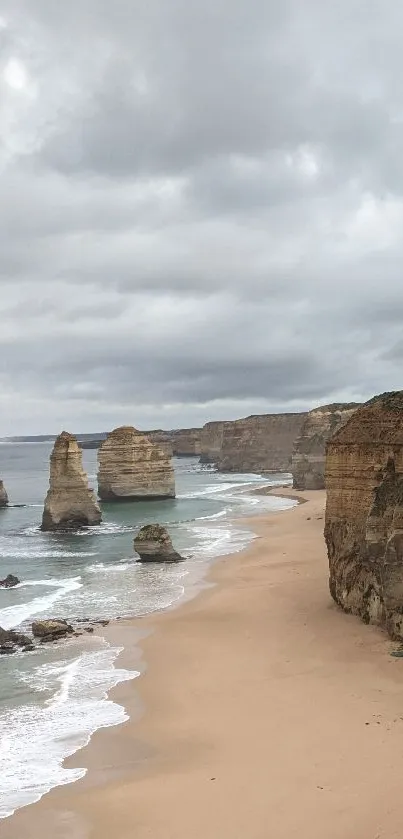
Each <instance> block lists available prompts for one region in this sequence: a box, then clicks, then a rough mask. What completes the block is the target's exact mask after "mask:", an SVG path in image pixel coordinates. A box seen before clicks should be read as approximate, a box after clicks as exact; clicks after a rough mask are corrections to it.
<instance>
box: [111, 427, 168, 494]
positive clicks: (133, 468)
mask: <svg viewBox="0 0 403 839" xmlns="http://www.w3.org/2000/svg"><path fill="white" fill-rule="evenodd" d="M98 492H99V497H100V498H101V499H102V501H141V500H147V499H148V500H151V499H163V498H175V474H174V470H173V466H172V461H171V458H170V457H169V456H168V455H167V454H166V452H164V451H163V449H162V448H161V447H160V446H158V445H156V444H155V443H152V442H151V440H149V438H148V437H146V435H145V434H142V433H141V431H137V430H136V429H135V428H132V426H123V427H121V428H116V429H115V430H114V431H112V432H111V433H110V434H108V436H107V438H106V440H105V441H104V442H103V443H102V446H101V448H100V449H99V452H98Z"/></svg>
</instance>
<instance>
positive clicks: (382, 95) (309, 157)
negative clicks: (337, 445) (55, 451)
mask: <svg viewBox="0 0 403 839" xmlns="http://www.w3.org/2000/svg"><path fill="white" fill-rule="evenodd" d="M402 31H403V4H401V3H397V2H395V3H385V2H384V0H372V2H371V0H367V2H363V0H338V2H337V3H326V2H323V0H304V2H302V1H301V0H282V2H279V0H113V2H112V0H69V2H56V0H0V178H1V181H0V213H1V217H0V221H1V224H0V254H1V259H0V281H1V295H0V313H1V314H0V318H1V321H0V341H1V352H0V387H1V418H0V436H3V435H6V434H21V433H41V432H42V433H46V432H58V431H60V430H61V428H67V429H68V430H71V431H83V432H84V431H100V430H103V429H109V428H111V427H114V426H116V425H119V424H121V423H123V422H124V423H130V424H133V425H137V426H138V427H139V428H147V427H174V426H186V425H193V424H195V425H198V424H201V423H203V422H206V421H207V420H210V419H222V418H235V417H239V416H245V415H247V414H249V413H264V412H270V411H279V410H281V411H288V410H301V409H305V408H311V407H314V406H316V405H318V404H320V403H324V402H329V401H335V400H339V399H340V400H348V401H350V400H361V399H366V398H369V397H371V396H372V395H373V394H374V393H377V392H381V391H384V390H390V389H398V388H401V387H403V364H402V358H403V329H402V325H403V55H402V45H401V38H402Z"/></svg>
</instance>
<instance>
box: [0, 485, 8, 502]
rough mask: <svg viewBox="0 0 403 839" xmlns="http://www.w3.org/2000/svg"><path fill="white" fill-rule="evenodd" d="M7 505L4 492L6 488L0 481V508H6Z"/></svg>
mask: <svg viewBox="0 0 403 839" xmlns="http://www.w3.org/2000/svg"><path fill="white" fill-rule="evenodd" d="M7 505H8V495H7V492H6V488H5V486H4V484H3V481H0V508H1V507H7Z"/></svg>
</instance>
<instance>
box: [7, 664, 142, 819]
mask: <svg viewBox="0 0 403 839" xmlns="http://www.w3.org/2000/svg"><path fill="white" fill-rule="evenodd" d="M120 651H121V650H120V649H119V648H114V649H112V648H108V649H101V650H97V651H90V652H84V653H82V654H81V655H80V656H79V657H78V658H76V659H74V660H73V661H71V662H69V663H67V664H66V663H65V662H59V663H58V664H56V665H54V664H52V665H50V664H47V665H42V666H41V667H38V668H36V669H35V670H34V671H33V673H31V674H30V676H29V677H28V678H27V677H25V679H23V681H25V683H29V685H30V687H31V688H32V689H33V691H35V692H39V691H44V690H47V691H53V693H52V696H51V698H50V699H48V700H47V701H46V702H45V703H41V704H39V703H38V704H34V703H30V704H29V705H23V706H20V707H19V708H14V709H12V710H8V711H6V712H4V713H3V714H2V715H0V777H1V792H2V794H1V799H0V818H6V817H7V816H11V815H12V814H13V813H14V812H15V810H17V809H19V808H20V807H24V806H26V805H27V804H32V803H33V802H35V801H38V800H39V799H40V798H41V797H42V796H43V795H44V794H45V793H46V792H49V790H51V789H52V788H53V787H55V786H61V785H63V784H68V783H71V782H72V781H76V780H78V779H79V778H82V777H83V776H84V775H85V773H86V769H84V768H80V769H67V768H65V766H64V765H63V762H64V760H65V759H66V758H67V757H69V756H70V755H72V754H74V753H75V752H76V751H77V750H78V749H81V748H83V746H85V745H86V744H87V743H88V741H89V740H90V738H91V735H92V734H93V733H94V732H95V731H97V730H98V729H99V728H106V727H109V726H112V725H118V724H120V723H122V722H125V720H127V719H128V716H127V714H126V712H125V709H124V708H123V707H122V706H120V705H118V704H116V703H115V702H112V701H111V700H110V699H108V698H107V692H108V691H109V690H110V689H111V688H112V687H114V686H115V685H117V684H118V683H119V682H123V681H127V680H129V679H133V678H135V677H136V676H138V675H139V673H138V672H137V671H129V670H123V669H117V668H115V667H114V662H115V660H116V657H117V655H118V654H119V652H120ZM38 698H39V697H38Z"/></svg>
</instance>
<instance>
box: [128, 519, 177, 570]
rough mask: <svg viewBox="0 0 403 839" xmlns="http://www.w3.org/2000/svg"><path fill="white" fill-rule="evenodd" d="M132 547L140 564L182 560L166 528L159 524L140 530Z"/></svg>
mask: <svg viewBox="0 0 403 839" xmlns="http://www.w3.org/2000/svg"><path fill="white" fill-rule="evenodd" d="M133 547H134V550H135V551H136V553H137V554H138V555H139V557H140V561H141V562H181V561H183V559H184V557H182V556H181V555H180V554H178V552H177V551H175V549H174V547H173V545H172V541H171V537H170V535H169V533H168V531H167V529H166V527H163V526H162V525H161V524H146V525H145V526H144V527H142V528H140V530H139V532H138V534H137V536H136V537H135V539H134V542H133Z"/></svg>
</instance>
